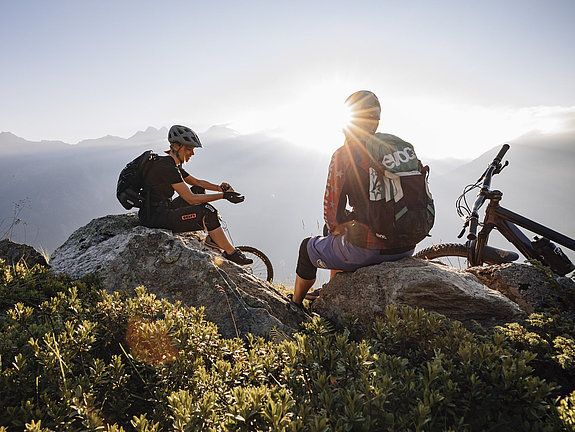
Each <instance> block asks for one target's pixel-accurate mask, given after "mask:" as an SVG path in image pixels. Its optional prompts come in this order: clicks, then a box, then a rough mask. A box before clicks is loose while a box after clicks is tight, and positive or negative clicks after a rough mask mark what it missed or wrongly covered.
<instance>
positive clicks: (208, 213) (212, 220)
mask: <svg viewBox="0 0 575 432" xmlns="http://www.w3.org/2000/svg"><path fill="white" fill-rule="evenodd" d="M204 209H205V215H204V225H205V226H206V229H207V230H208V231H212V230H215V229H216V228H219V227H220V218H219V217H218V211H217V210H216V208H215V207H214V206H211V205H210V204H205V205H204Z"/></svg>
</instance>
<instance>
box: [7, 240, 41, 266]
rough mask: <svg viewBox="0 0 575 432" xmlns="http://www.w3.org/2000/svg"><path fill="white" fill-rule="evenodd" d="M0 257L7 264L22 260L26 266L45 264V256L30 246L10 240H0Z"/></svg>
mask: <svg viewBox="0 0 575 432" xmlns="http://www.w3.org/2000/svg"><path fill="white" fill-rule="evenodd" d="M0 258H2V259H3V260H4V261H6V263H8V264H9V265H15V264H17V263H19V262H24V263H26V265H27V266H28V267H33V266H35V265H36V264H38V265H42V266H47V265H48V264H47V262H46V258H44V255H42V254H41V253H40V252H38V251H37V250H36V249H34V248H33V247H32V246H28V245H25V244H20V243H14V242H13V241H11V240H8V239H4V240H0Z"/></svg>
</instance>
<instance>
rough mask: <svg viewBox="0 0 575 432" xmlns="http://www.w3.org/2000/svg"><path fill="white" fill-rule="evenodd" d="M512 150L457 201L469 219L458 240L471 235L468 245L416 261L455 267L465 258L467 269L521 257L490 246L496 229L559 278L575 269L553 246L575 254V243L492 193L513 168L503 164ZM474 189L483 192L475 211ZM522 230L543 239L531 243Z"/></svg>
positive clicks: (449, 246)
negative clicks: (481, 214)
mask: <svg viewBox="0 0 575 432" xmlns="http://www.w3.org/2000/svg"><path fill="white" fill-rule="evenodd" d="M508 150H509V144H504V145H503V146H502V147H501V149H500V150H499V153H498V154H497V156H495V159H493V161H492V162H491V164H490V165H489V166H488V167H487V169H486V170H485V172H484V173H483V174H482V175H481V177H480V178H479V180H477V181H476V182H475V183H474V184H472V185H469V186H466V187H465V189H464V191H463V193H462V194H461V195H460V196H459V198H458V199H457V202H456V208H457V213H458V215H459V216H460V217H462V218H464V219H465V223H464V225H463V229H462V230H461V232H460V233H459V236H458V238H461V237H463V235H464V234H465V232H466V231H467V242H466V243H465V244H456V243H444V244H436V245H433V246H430V247H427V248H425V249H422V250H421V251H419V252H417V253H416V254H415V256H416V257H420V258H426V259H429V260H432V259H439V260H440V261H442V262H444V263H446V264H449V265H451V264H452V260H458V259H460V258H464V259H465V260H466V261H467V263H466V266H467V267H472V266H481V265H483V264H484V263H486V264H504V263H509V262H513V261H515V260H517V259H518V258H519V254H517V253H516V252H513V251H506V250H502V249H498V248H495V247H492V246H489V245H487V241H488V239H489V234H490V233H491V232H492V231H493V230H494V229H495V230H497V231H499V232H500V233H501V234H502V235H503V237H505V239H507V240H508V241H509V242H510V243H511V244H513V245H514V246H515V247H516V248H517V250H518V251H519V252H521V254H523V255H524V256H525V257H526V258H527V259H528V260H536V261H539V262H540V263H542V264H544V265H545V266H547V267H550V268H551V270H553V271H554V272H555V273H557V274H558V275H561V276H564V275H566V274H567V273H569V272H571V271H573V269H575V266H574V265H573V263H572V262H571V261H570V259H569V258H568V257H567V256H566V255H565V254H564V253H563V251H562V250H561V248H560V247H559V246H557V245H555V244H554V243H553V242H556V243H559V244H560V245H562V246H564V247H566V248H568V249H570V250H572V251H575V240H573V239H572V238H570V237H567V236H566V235H563V234H561V233H559V232H557V231H554V230H552V229H550V228H547V227H546V226H544V225H541V224H539V223H537V222H534V221H532V220H530V219H528V218H526V217H524V216H521V215H519V214H517V213H514V212H512V211H511V210H508V209H506V208H504V207H502V206H501V205H500V201H501V198H502V196H503V193H502V192H501V191H499V190H491V180H492V177H493V176H494V175H496V174H499V173H501V171H502V170H503V169H504V168H505V167H506V166H508V165H509V162H508V161H505V163H504V164H502V163H501V161H502V159H503V157H504V156H505V154H506V153H507V151H508ZM474 189H479V193H478V194H477V198H476V199H475V202H474V203H473V207H472V208H470V207H469V205H468V203H467V199H466V195H467V194H468V193H469V192H470V191H472V190H474ZM486 202H489V203H488V205H487V207H486V209H485V216H484V218H483V221H482V222H480V220H479V210H480V209H481V207H482V206H483V205H484V204H485V203H486ZM518 226H520V227H522V228H525V229H526V230H529V231H531V232H533V233H535V234H538V235H539V236H541V237H539V236H535V237H534V238H533V240H530V239H529V238H527V236H526V235H525V234H524V233H523V232H522V231H521V230H520V229H519V228H518ZM479 227H481V230H480V231H479V233H478V232H477V231H478V229H479Z"/></svg>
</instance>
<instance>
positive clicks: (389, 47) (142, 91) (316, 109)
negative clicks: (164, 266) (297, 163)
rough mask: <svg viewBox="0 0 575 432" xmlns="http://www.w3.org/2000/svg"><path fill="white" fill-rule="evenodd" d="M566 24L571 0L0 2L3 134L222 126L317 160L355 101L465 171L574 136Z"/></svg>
mask: <svg viewBox="0 0 575 432" xmlns="http://www.w3.org/2000/svg"><path fill="white" fill-rule="evenodd" d="M573 23H575V1H573V0H497V1H493V0H482V1H477V0H474V1H467V0H433V1H432V0H427V1H423V0H404V1H401V2H399V1H387V0H376V1H362V0H353V1H340V0H331V1H313V0H304V1H300V0H290V1H283V0H276V1H256V0H243V1H221V0H212V1H210V2H206V1H193V0H186V1H175V0H165V1H162V2H159V1H151V0H112V1H110V0H99V1H87V0H66V1H64V0H52V1H49V2H48V1H44V0H34V1H32V0H18V1H16V0H11V1H8V0H0V52H1V54H2V57H1V58H2V67H1V68H0V91H1V95H2V97H1V99H0V131H4V132H6V131H9V132H12V133H14V134H16V135H18V136H21V137H23V138H26V139H28V140H36V141H38V140H62V141H65V142H68V143H71V144H74V143H77V142H79V141H81V140H84V139H90V138H98V137H101V136H105V135H115V136H120V137H125V138H127V137H129V136H131V135H133V134H135V133H136V132H137V131H139V130H145V129H146V128H147V127H149V126H153V127H164V126H168V127H169V126H170V125H171V124H185V125H187V126H190V127H192V128H193V129H195V130H196V131H198V132H199V133H200V136H201V133H202V132H203V131H205V130H207V129H208V128H209V127H211V126H213V125H226V126H228V127H230V128H232V129H235V130H237V131H238V132H239V133H242V134H250V133H256V132H257V133H260V132H261V133H267V134H269V136H270V138H272V139H273V137H278V138H281V139H284V140H287V141H289V142H290V143H292V144H293V146H294V149H297V148H298V147H305V148H311V149H317V150H318V151H322V152H326V153H329V152H332V151H333V150H335V149H336V148H337V147H339V146H340V145H341V144H342V141H343V135H342V134H341V129H342V127H343V126H344V125H342V124H341V123H342V122H343V120H342V116H341V111H342V108H343V102H344V100H345V99H346V97H347V96H348V95H349V94H351V93H352V92H354V91H356V90H360V89H368V90H372V91H374V92H375V93H376V94H377V95H378V97H379V99H380V101H381V104H382V121H381V124H380V131H384V132H389V133H393V134H396V135H399V136H401V137H402V138H403V139H405V140H407V141H410V142H412V143H413V144H414V145H415V146H416V149H418V154H419V156H420V157H422V156H428V157H434V158H439V157H441V158H443V157H454V158H473V157H477V156H479V155H480V154H481V153H483V152H484V151H486V150H488V149H491V148H493V147H495V146H498V145H500V144H501V143H503V142H505V141H508V140H512V139H514V138H516V137H518V136H521V135H523V134H526V133H528V132H530V131H532V130H539V131H542V132H544V133H555V132H562V131H563V130H564V129H565V128H566V127H567V125H568V124H569V123H571V124H573V122H572V120H573V118H575V80H574V79H573V77H574V76H575V55H574V51H573V47H575V26H574V25H573Z"/></svg>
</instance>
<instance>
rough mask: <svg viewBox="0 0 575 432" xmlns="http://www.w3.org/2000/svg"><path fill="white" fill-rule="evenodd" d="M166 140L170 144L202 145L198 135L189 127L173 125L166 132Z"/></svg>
mask: <svg viewBox="0 0 575 432" xmlns="http://www.w3.org/2000/svg"><path fill="white" fill-rule="evenodd" d="M168 141H169V142H170V144H180V145H184V146H191V147H202V143H201V141H200V138H198V135H197V134H196V133H195V132H194V131H193V130H191V129H190V128H189V127H186V126H180V125H174V126H172V127H171V128H170V131H169V132H168Z"/></svg>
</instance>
